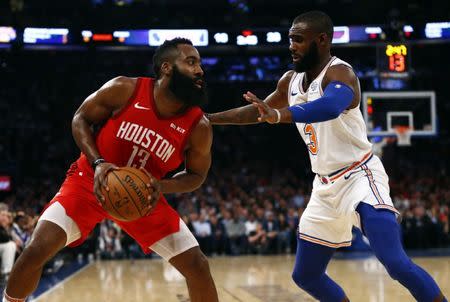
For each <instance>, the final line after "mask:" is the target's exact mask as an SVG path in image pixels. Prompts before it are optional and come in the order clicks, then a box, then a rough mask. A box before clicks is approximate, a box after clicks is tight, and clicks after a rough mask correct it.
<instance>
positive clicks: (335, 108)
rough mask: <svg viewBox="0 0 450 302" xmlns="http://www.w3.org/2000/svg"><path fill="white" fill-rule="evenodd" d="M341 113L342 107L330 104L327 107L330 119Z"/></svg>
mask: <svg viewBox="0 0 450 302" xmlns="http://www.w3.org/2000/svg"><path fill="white" fill-rule="evenodd" d="M341 113H342V108H340V107H339V106H330V107H329V108H328V116H329V117H330V119H335V118H337V117H338V116H339V115H340V114H341Z"/></svg>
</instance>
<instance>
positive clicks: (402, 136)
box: [394, 126, 412, 146]
mask: <svg viewBox="0 0 450 302" xmlns="http://www.w3.org/2000/svg"><path fill="white" fill-rule="evenodd" d="M394 131H395V134H396V136H397V146H411V133H412V129H411V128H410V127H408V126H397V127H395V128H394Z"/></svg>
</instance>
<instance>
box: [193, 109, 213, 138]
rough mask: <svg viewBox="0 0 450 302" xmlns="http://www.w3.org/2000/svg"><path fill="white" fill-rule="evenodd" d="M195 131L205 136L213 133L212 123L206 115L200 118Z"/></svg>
mask: <svg viewBox="0 0 450 302" xmlns="http://www.w3.org/2000/svg"><path fill="white" fill-rule="evenodd" d="M194 130H195V131H197V132H200V133H203V134H207V133H209V132H211V131H212V125H211V122H210V121H209V119H208V118H207V117H206V116H205V115H204V114H203V115H202V116H201V117H200V119H199V121H198V123H197V125H195V128H194Z"/></svg>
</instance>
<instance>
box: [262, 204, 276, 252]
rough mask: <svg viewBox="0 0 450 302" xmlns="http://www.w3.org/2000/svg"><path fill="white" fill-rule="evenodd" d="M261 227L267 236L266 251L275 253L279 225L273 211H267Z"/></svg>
mask: <svg viewBox="0 0 450 302" xmlns="http://www.w3.org/2000/svg"><path fill="white" fill-rule="evenodd" d="M263 228H264V231H266V236H267V252H268V253H269V254H275V253H277V246H278V233H279V231H280V226H279V224H278V220H277V219H276V218H275V215H274V214H273V212H271V211H270V212H268V213H267V218H266V220H265V221H264V222H263Z"/></svg>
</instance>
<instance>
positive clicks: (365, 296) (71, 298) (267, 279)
mask: <svg viewBox="0 0 450 302" xmlns="http://www.w3.org/2000/svg"><path fill="white" fill-rule="evenodd" d="M414 261H415V262H416V263H418V264H419V265H421V266H422V267H423V268H425V269H426V270H427V271H428V272H429V273H430V274H431V275H432V276H433V277H434V278H435V279H436V280H437V282H438V283H439V285H440V286H441V288H442V289H443V291H444V294H445V295H446V296H447V297H450V257H435V258H430V257H427V258H414ZM293 262H294V256H290V255H289V256H242V257H215V258H210V265H211V270H212V274H213V276H214V279H215V281H216V285H217V290H218V292H219V298H220V301H222V302H269V301H270V302H301V301H315V300H314V299H312V298H310V297H309V296H308V295H307V294H306V293H304V292H302V291H301V290H300V289H298V288H297V287H296V285H295V284H294V283H293V282H292V281H291V277H290V276H291V270H292V266H293ZM328 273H329V274H330V275H331V276H332V278H334V279H335V280H336V281H337V282H338V283H339V284H341V285H342V287H343V288H344V290H345V291H346V292H347V294H348V296H349V298H350V300H351V301H352V302H359V301H361V302H362V301H364V302H396V301H401V302H408V301H414V299H413V298H412V297H411V296H410V295H409V293H408V292H407V291H406V290H405V289H404V288H403V287H401V286H400V285H399V284H398V283H397V282H395V281H392V280H391V279H389V277H388V275H387V273H386V271H385V269H384V268H383V267H382V266H381V265H380V264H379V263H378V261H377V260H376V259H375V258H374V257H370V258H366V259H356V260H354V259H352V260H335V259H333V260H332V261H331V263H330V265H329V267H328ZM33 301H34V302H44V301H45V302H79V301H83V302H88V301H96V302H100V301H101V302H103V301H104V302H123V301H141V302H144V301H145V302H188V301H189V297H188V293H187V289H186V284H185V282H184V279H183V277H182V276H181V275H180V274H179V273H178V272H177V271H176V270H175V269H174V268H172V266H171V265H170V264H167V263H166V262H164V261H163V260H160V259H150V260H137V261H129V260H126V261H102V262H100V261H97V262H92V263H90V264H88V265H87V266H85V267H83V268H82V269H81V270H79V271H78V272H76V273H75V274H73V275H71V276H70V277H68V278H67V279H65V280H63V281H62V282H60V283H59V284H57V285H56V286H55V287H53V288H50V289H49V290H48V291H46V292H44V293H43V294H42V295H40V296H38V297H37V298H36V299H34V300H33Z"/></svg>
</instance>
